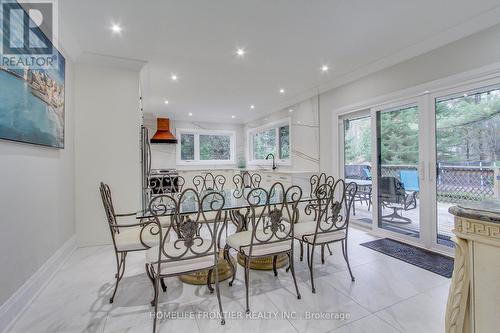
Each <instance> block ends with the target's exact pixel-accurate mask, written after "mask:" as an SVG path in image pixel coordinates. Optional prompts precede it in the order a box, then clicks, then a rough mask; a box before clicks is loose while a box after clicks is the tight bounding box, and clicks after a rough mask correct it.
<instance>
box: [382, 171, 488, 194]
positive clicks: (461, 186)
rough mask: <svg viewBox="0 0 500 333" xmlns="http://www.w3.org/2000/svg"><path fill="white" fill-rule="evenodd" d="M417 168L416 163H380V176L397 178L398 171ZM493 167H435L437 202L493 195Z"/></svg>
mask: <svg viewBox="0 0 500 333" xmlns="http://www.w3.org/2000/svg"><path fill="white" fill-rule="evenodd" d="M401 170H417V166H416V165H382V169H381V171H382V176H388V177H390V176H392V177H396V178H398V179H399V171H401ZM494 179H495V171H494V168H493V167H479V166H448V165H447V166H440V167H439V168H436V180H437V199H438V201H439V202H448V203H460V202H464V201H481V200H485V199H492V198H494V197H495V191H494V186H495V180H494Z"/></svg>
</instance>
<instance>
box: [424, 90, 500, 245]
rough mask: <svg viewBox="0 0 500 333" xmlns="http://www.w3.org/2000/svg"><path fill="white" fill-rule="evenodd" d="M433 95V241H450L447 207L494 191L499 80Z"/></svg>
mask: <svg viewBox="0 0 500 333" xmlns="http://www.w3.org/2000/svg"><path fill="white" fill-rule="evenodd" d="M433 101H434V105H435V119H436V125H435V140H436V142H435V150H436V152H435V156H436V169H437V177H436V184H435V186H436V196H435V207H436V209H435V211H436V220H437V224H436V242H437V244H439V245H444V246H453V242H452V241H451V239H450V237H451V235H452V232H451V230H452V229H453V216H452V215H450V214H449V213H448V208H449V207H450V206H452V205H457V204H458V205H460V204H467V203H470V202H477V201H482V200H486V199H493V198H495V197H497V196H498V190H499V186H498V184H499V180H500V178H499V175H500V173H499V172H498V168H497V167H498V166H499V165H497V161H498V160H499V159H500V86H489V87H484V88H478V89H472V90H467V91H465V92H464V91H463V90H462V91H460V92H452V93H450V94H447V93H444V94H436V95H435V96H433Z"/></svg>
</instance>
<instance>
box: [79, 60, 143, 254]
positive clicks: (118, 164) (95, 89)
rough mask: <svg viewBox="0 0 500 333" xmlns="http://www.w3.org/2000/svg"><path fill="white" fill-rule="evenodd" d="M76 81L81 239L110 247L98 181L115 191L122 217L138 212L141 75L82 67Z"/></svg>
mask: <svg viewBox="0 0 500 333" xmlns="http://www.w3.org/2000/svg"><path fill="white" fill-rule="evenodd" d="M75 77H76V92H75V94H76V117H75V152H76V153H75V200H76V204H75V221H76V234H77V240H78V243H79V245H80V246H88V245H97V244H108V243H110V242H111V237H110V234H109V228H108V226H107V221H106V217H105V214H104V210H103V207H102V202H101V197H100V195H99V182H101V181H103V182H105V183H107V184H109V186H110V187H111V190H112V192H113V200H114V203H115V210H116V212H117V213H127V212H135V211H137V210H138V209H139V203H140V195H141V192H140V191H141V190H140V188H141V186H140V170H141V168H140V151H139V147H140V144H139V133H140V125H141V122H142V119H141V113H140V109H139V72H138V71H132V70H125V69H117V68H108V67H99V66H95V65H87V64H78V65H77V66H76V69H75Z"/></svg>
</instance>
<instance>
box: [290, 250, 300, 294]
mask: <svg viewBox="0 0 500 333" xmlns="http://www.w3.org/2000/svg"><path fill="white" fill-rule="evenodd" d="M288 260H289V262H290V266H289V268H290V272H291V273H292V278H293V283H294V284H295V291H296V292H297V299H301V296H300V291H299V286H298V285H297V279H296V278H295V267H294V265H293V250H292V251H291V252H288Z"/></svg>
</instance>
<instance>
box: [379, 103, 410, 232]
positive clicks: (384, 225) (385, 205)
mask: <svg viewBox="0 0 500 333" xmlns="http://www.w3.org/2000/svg"><path fill="white" fill-rule="evenodd" d="M419 114H420V110H419V107H418V105H417V104H409V105H408V104H406V105H400V106H396V107H390V108H384V109H382V110H379V111H376V135H377V141H376V142H377V158H376V161H377V164H376V165H377V170H376V176H377V187H376V189H377V191H375V193H376V194H377V205H376V209H377V213H378V214H377V225H378V228H381V229H384V230H387V231H391V232H394V233H398V234H401V235H404V236H407V237H413V238H419V237H420V182H419V172H418V169H419V160H420V150H419V147H420V144H419V137H420V130H419V122H420V116H419Z"/></svg>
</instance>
